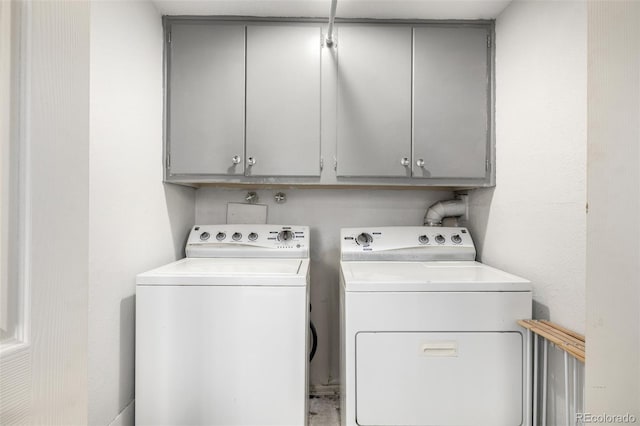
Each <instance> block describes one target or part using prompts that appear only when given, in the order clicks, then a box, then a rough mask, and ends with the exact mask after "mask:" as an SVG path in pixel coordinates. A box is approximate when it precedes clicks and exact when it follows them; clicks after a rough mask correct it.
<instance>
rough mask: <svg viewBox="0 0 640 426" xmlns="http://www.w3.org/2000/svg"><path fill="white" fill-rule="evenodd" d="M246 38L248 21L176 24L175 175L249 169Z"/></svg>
mask: <svg viewBox="0 0 640 426" xmlns="http://www.w3.org/2000/svg"><path fill="white" fill-rule="evenodd" d="M244 37H245V29H244V25H237V24H235V25H207V24H204V23H203V24H194V23H186V24H172V25H171V44H170V58H169V61H170V62H169V88H170V92H169V105H168V106H169V114H168V117H169V127H168V134H169V150H170V156H171V157H170V158H171V166H170V169H169V172H170V174H218V175H238V174H240V175H241V174H243V173H244V161H242V160H244V152H243V151H244V150H243V147H244V56H245V52H244ZM234 156H238V157H239V159H240V160H241V161H240V162H239V163H238V164H234V162H233V157H234Z"/></svg>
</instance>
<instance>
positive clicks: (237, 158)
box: [231, 155, 242, 164]
mask: <svg viewBox="0 0 640 426" xmlns="http://www.w3.org/2000/svg"><path fill="white" fill-rule="evenodd" d="M231 161H233V164H240V162H241V161H242V158H240V156H239V155H234V156H233V157H231Z"/></svg>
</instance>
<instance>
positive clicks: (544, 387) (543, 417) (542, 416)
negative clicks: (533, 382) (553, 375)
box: [540, 339, 549, 426]
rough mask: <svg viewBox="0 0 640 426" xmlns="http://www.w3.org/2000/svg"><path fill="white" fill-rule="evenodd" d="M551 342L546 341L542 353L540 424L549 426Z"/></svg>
mask: <svg viewBox="0 0 640 426" xmlns="http://www.w3.org/2000/svg"><path fill="white" fill-rule="evenodd" d="M548 350H549V341H548V340H547V339H544V343H543V352H542V413H541V414H540V424H541V425H542V426H547V359H548Z"/></svg>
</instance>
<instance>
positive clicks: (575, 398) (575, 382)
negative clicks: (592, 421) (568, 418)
mask: <svg viewBox="0 0 640 426" xmlns="http://www.w3.org/2000/svg"><path fill="white" fill-rule="evenodd" d="M571 360H572V362H573V398H572V403H573V410H572V411H571V414H572V415H573V419H574V420H573V421H572V422H571V423H572V424H574V423H577V420H575V419H577V418H578V368H577V364H578V360H577V359H576V358H573V357H572V358H571Z"/></svg>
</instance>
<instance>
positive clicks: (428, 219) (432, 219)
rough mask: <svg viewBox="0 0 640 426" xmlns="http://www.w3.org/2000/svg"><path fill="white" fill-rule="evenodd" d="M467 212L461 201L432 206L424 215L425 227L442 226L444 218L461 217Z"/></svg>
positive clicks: (439, 203)
mask: <svg viewBox="0 0 640 426" xmlns="http://www.w3.org/2000/svg"><path fill="white" fill-rule="evenodd" d="M466 212H467V205H466V203H465V202H464V201H463V200H444V201H438V202H437V203H435V204H432V205H431V207H429V209H428V210H427V214H425V215H424V225H425V226H442V219H444V218H445V217H458V216H463V215H464V214H465V213H466Z"/></svg>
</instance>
